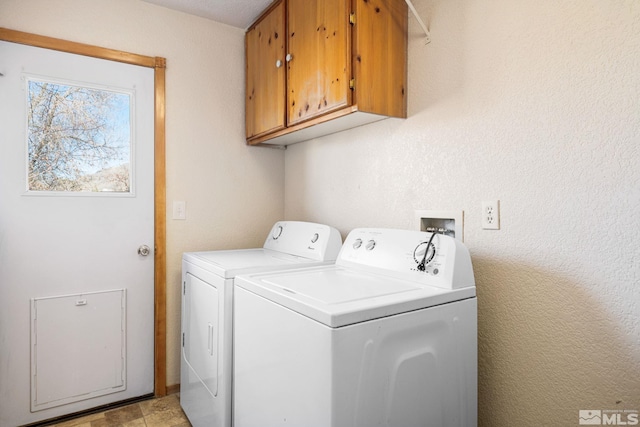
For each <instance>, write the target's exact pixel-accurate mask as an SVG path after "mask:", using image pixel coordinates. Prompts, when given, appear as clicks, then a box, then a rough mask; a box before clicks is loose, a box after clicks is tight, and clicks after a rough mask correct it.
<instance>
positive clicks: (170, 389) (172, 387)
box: [167, 384, 180, 395]
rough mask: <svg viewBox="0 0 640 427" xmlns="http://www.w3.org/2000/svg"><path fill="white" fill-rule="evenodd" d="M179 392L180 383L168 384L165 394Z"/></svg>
mask: <svg viewBox="0 0 640 427" xmlns="http://www.w3.org/2000/svg"><path fill="white" fill-rule="evenodd" d="M176 393H180V384H174V385H168V386H167V395H170V394H176Z"/></svg>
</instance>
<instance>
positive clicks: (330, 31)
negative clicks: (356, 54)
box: [287, 0, 351, 125]
mask: <svg viewBox="0 0 640 427" xmlns="http://www.w3.org/2000/svg"><path fill="white" fill-rule="evenodd" d="M347 3H349V2H348V1H346V0H290V1H289V3H288V5H289V9H288V21H287V22H288V25H289V27H288V31H287V32H288V37H289V49H288V52H287V53H288V54H291V61H290V62H287V79H288V84H287V108H288V124H289V125H292V124H296V123H300V122H302V121H305V120H308V119H311V118H313V117H317V116H319V115H321V114H325V113H327V112H329V111H332V110H335V109H338V108H341V107H345V106H347V105H349V104H350V103H351V93H350V89H349V79H350V78H351V66H350V65H349V64H350V61H349V56H350V52H351V51H350V49H349V46H350V44H349V41H350V36H349V35H350V28H349V9H348V8H347Z"/></svg>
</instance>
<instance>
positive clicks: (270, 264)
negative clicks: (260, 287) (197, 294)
mask: <svg viewBox="0 0 640 427" xmlns="http://www.w3.org/2000/svg"><path fill="white" fill-rule="evenodd" d="M183 259H184V260H185V261H188V262H191V263H193V264H196V265H197V266H199V267H200V268H203V269H205V270H207V271H211V272H212V273H214V274H216V275H218V276H220V277H223V278H225V279H232V278H234V277H235V276H236V275H237V274H240V273H253V272H257V271H273V270H279V269H284V268H285V267H288V266H295V267H302V266H305V265H318V264H319V262H318V261H315V260H312V259H309V258H304V257H300V256H296V255H290V254H286V253H283V252H279V251H273V250H270V249H263V248H256V249H235V250H227V251H206V252H186V253H185V254H184V255H183Z"/></svg>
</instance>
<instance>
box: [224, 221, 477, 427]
mask: <svg viewBox="0 0 640 427" xmlns="http://www.w3.org/2000/svg"><path fill="white" fill-rule="evenodd" d="M234 298H235V300H234V340H235V341H234V346H235V347H234V426H235V427H263V426H269V427H276V426H298V427H302V426H304V427H316V426H317V427H343V426H344V427H346V426H359V427H371V426H388V427H415V426H436V427H437V426H440V427H455V426H459V427H463V426H464V427H469V426H476V425H477V320H476V319H477V305H476V289H475V282H474V276H473V270H472V265H471V259H470V256H469V252H468V250H467V249H466V248H465V247H464V245H463V244H462V243H460V242H459V241H457V240H455V239H453V238H451V237H447V236H444V235H439V234H437V235H435V236H434V238H433V239H432V235H431V234H430V233H425V232H417V231H405V230H391V229H356V230H354V231H352V232H351V233H350V234H349V236H348V237H347V239H346V240H345V243H344V245H343V247H342V249H341V251H340V254H339V256H338V260H337V261H336V263H335V264H334V265H330V266H319V267H311V268H305V269H295V270H288V271H284V272H282V271H281V272H267V273H256V274H245V275H240V276H238V277H236V281H235V296H234Z"/></svg>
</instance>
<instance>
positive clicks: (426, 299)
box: [235, 265, 475, 328]
mask: <svg viewBox="0 0 640 427" xmlns="http://www.w3.org/2000/svg"><path fill="white" fill-rule="evenodd" d="M235 283H236V285H237V286H240V287H242V288H245V289H247V290H249V291H251V292H253V293H255V294H257V295H260V296H262V297H264V298H266V299H269V300H271V301H273V302H275V303H277V304H279V305H282V306H284V307H287V308H289V309H291V310H293V311H296V312H298V313H300V314H302V315H304V316H307V317H309V318H311V319H314V320H316V321H318V322H321V323H324V324H325V325H327V326H330V327H333V328H337V327H341V326H346V325H350V324H354V323H359V322H365V321H368V320H373V319H378V318H381V317H386V316H391V315H396V314H400V313H405V312H408V311H413V310H419V309H423V308H428V307H432V306H435V305H440V304H447V303H451V302H454V301H458V300H462V299H467V298H472V297H475V287H474V286H471V287H467V288H460V289H454V290H448V289H443V288H439V287H435V286H427V285H423V284H420V283H416V282H414V281H409V280H405V279H402V278H394V277H390V276H385V275H381V274H376V273H367V272H364V271H357V270H354V269H350V268H345V267H341V266H336V265H329V266H321V267H312V268H306V269H297V270H289V271H280V272H273V273H257V274H250V275H241V276H238V277H237V278H236V281H235Z"/></svg>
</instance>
